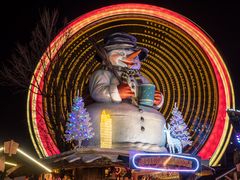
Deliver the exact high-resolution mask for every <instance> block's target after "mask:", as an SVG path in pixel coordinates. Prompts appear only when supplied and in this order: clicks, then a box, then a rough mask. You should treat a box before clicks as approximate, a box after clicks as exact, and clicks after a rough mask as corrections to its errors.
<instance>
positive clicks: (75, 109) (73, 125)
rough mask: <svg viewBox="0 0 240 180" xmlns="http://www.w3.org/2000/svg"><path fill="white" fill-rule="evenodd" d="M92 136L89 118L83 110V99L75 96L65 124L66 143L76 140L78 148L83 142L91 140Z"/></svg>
mask: <svg viewBox="0 0 240 180" xmlns="http://www.w3.org/2000/svg"><path fill="white" fill-rule="evenodd" d="M93 136H94V132H93V128H92V123H91V118H90V116H89V113H88V112H87V110H86V109H85V108H84V101H83V98H82V97H79V96H77V97H76V98H74V100H73V106H72V111H71V113H70V114H69V117H68V121H67V124H66V131H65V138H66V141H69V142H70V141H72V140H77V141H78V147H81V144H82V141H83V140H86V139H91V138H92V137H93Z"/></svg>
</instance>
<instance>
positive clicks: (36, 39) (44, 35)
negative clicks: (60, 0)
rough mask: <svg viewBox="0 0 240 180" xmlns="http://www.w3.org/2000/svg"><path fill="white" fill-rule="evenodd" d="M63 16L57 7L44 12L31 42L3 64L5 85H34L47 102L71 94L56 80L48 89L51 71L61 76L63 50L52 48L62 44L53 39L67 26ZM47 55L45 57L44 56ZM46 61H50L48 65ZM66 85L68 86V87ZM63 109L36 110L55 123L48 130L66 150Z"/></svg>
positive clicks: (26, 87)
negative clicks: (39, 72)
mask: <svg viewBox="0 0 240 180" xmlns="http://www.w3.org/2000/svg"><path fill="white" fill-rule="evenodd" d="M59 19H60V18H59V12H58V10H56V9H54V10H52V11H50V10H48V9H44V10H42V12H40V18H39V22H38V23H37V25H36V27H35V29H34V30H33V31H32V34H31V39H30V41H29V42H28V43H26V44H19V43H17V44H16V47H15V49H14V51H13V53H12V54H11V56H10V58H9V59H8V60H7V61H6V62H7V63H8V64H7V63H5V64H3V65H2V69H1V71H0V84H1V85H3V86H10V87H13V88H14V89H16V91H19V90H23V91H29V90H30V91H32V88H31V87H32V86H34V87H35V88H37V90H38V91H37V93H38V94H40V95H41V96H42V98H43V101H45V102H46V101H49V99H54V101H55V102H58V101H59V98H60V97H62V96H68V95H69V94H70V93H69V94H68V93H66V94H62V91H60V90H59V88H58V84H57V83H58V82H57V81H54V82H52V83H53V85H54V87H56V88H54V90H52V91H49V90H48V88H47V84H48V76H49V73H51V75H55V77H57V72H58V71H59V70H60V66H59V65H58V63H56V62H57V61H61V59H62V58H63V56H62V55H61V53H57V54H56V55H54V56H53V53H52V49H54V48H56V47H57V46H58V45H57V44H56V45H54V44H53V45H52V44H51V42H52V40H53V39H54V38H55V37H56V35H57V34H58V33H59V32H60V30H61V27H65V25H66V21H62V22H61V21H60V20H59ZM61 24H62V26H61ZM69 37H70V32H69V31H66V32H65V34H64V35H63V36H61V38H62V39H61V41H63V46H64V42H66V41H67V40H68V39H69ZM50 45H51V47H50ZM54 46H56V47H54ZM43 55H44V57H45V58H43ZM46 61H47V62H48V64H47V65H46ZM39 63H40V65H41V66H42V68H43V70H42V73H43V75H42V78H43V83H44V86H43V87H41V86H40V84H39V83H38V80H37V75H36V74H35V73H34V71H35V68H36V67H37V64H39ZM32 79H33V80H34V81H35V82H36V83H35V84H34V83H32V82H33V81H32ZM56 79H57V78H56ZM63 88H65V89H66V88H67V87H63ZM32 93H36V92H32ZM68 98H70V97H68ZM56 105H58V103H56ZM45 108H46V109H47V107H45ZM65 108H66V109H68V110H69V111H70V109H71V107H65ZM60 109H61V108H59V107H56V108H55V109H54V111H51V113H50V114H49V112H44V114H42V113H41V112H36V113H38V114H39V113H40V114H39V115H40V117H41V118H43V119H44V121H45V122H46V123H49V124H51V126H48V132H46V133H49V134H50V136H51V137H52V138H53V139H55V140H56V142H55V143H57V144H58V147H59V148H60V150H61V151H64V150H65V149H66V147H65V143H64V139H65V138H64V136H63V133H61V131H62V129H63V128H64V127H65V124H66V119H65V118H64V117H63V115H62V113H61V112H60V111H61V110H60ZM56 137H58V138H56Z"/></svg>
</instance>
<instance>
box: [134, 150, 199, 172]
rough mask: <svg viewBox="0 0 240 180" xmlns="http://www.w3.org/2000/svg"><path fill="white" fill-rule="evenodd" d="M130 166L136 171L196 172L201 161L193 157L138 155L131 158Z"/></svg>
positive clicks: (167, 154) (160, 154)
mask: <svg viewBox="0 0 240 180" xmlns="http://www.w3.org/2000/svg"><path fill="white" fill-rule="evenodd" d="M130 165H131V166H132V168H134V169H141V170H154V171H171V172H196V171H197V170H198V169H199V165H200V163H199V160H198V159H197V158H195V157H192V156H187V155H178V154H169V153H136V154H134V155H131V157H130Z"/></svg>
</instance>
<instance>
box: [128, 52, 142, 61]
mask: <svg viewBox="0 0 240 180" xmlns="http://www.w3.org/2000/svg"><path fill="white" fill-rule="evenodd" d="M140 52H141V50H138V51H136V52H133V53H132V54H129V55H128V56H127V59H126V60H127V61H128V62H131V61H132V60H133V59H135V57H137V56H138V55H139V53H140Z"/></svg>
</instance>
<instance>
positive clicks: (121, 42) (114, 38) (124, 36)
mask: <svg viewBox="0 0 240 180" xmlns="http://www.w3.org/2000/svg"><path fill="white" fill-rule="evenodd" d="M136 42H137V39H136V37H135V36H133V35H130V34H128V33H125V32H116V33H113V34H110V35H109V36H107V37H106V38H104V49H105V50H106V51H107V52H109V51H112V50H117V49H129V50H133V51H138V50H141V52H140V54H139V55H138V57H139V60H140V61H143V60H145V59H146V58H147V55H148V52H149V51H148V49H147V48H144V47H139V46H137V43H136ZM95 59H96V60H97V61H99V62H102V59H101V58H100V56H99V55H98V54H96V56H95Z"/></svg>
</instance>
